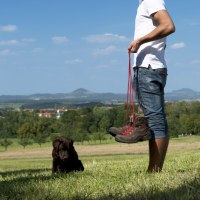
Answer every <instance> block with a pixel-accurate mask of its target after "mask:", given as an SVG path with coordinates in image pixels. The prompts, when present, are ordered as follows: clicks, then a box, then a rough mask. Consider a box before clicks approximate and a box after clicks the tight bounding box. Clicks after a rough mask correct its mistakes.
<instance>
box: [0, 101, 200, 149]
mask: <svg viewBox="0 0 200 200" xmlns="http://www.w3.org/2000/svg"><path fill="white" fill-rule="evenodd" d="M137 109H138V107H137V105H136V106H135V110H137ZM165 109H166V115H167V121H168V125H169V133H170V135H171V137H177V136H178V135H185V134H196V135H200V102H198V101H195V102H173V103H166V105H165ZM125 115H126V106H125V105H121V106H117V107H106V106H102V105H95V106H88V107H83V108H79V109H74V110H69V111H67V112H64V113H63V115H62V116H61V118H60V119H57V118H56V117H51V118H46V117H39V116H38V111H37V110H34V111H33V112H27V111H23V110H21V111H14V110H7V109H4V110H0V145H1V146H4V147H5V150H6V149H7V148H8V146H9V145H11V144H12V140H10V138H17V139H18V142H19V144H20V145H22V146H23V147H24V148H25V147H26V146H27V145H30V144H32V143H34V142H35V143H38V144H39V145H40V146H41V145H42V144H43V143H45V142H46V141H47V140H48V139H49V138H50V139H54V138H55V137H57V136H58V135H65V136H68V137H70V138H72V139H74V140H75V141H77V142H84V141H88V142H90V141H91V140H92V141H99V142H102V141H103V140H105V139H107V138H108V137H109V135H108V134H107V130H108V128H109V127H111V126H115V127H120V126H123V125H124V124H125Z"/></svg>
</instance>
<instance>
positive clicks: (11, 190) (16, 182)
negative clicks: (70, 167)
mask: <svg viewBox="0 0 200 200" xmlns="http://www.w3.org/2000/svg"><path fill="white" fill-rule="evenodd" d="M75 148H76V150H77V152H78V154H79V158H80V159H81V160H82V162H83V164H84V167H85V171H84V172H75V173H74V172H73V173H69V174H62V175H52V173H51V162H52V158H51V150H52V147H51V144H50V143H49V144H46V145H45V146H44V147H42V148H39V147H38V146H30V147H27V148H26V149H22V148H21V147H20V146H17V145H14V147H12V148H11V149H8V151H6V152H4V151H3V149H0V199H1V200H8V199H9V200H12V199H14V200H15V199H16V200H45V199H46V200H47V199H48V200H51V199H52V200H53V199H56V200H65V199H66V200H75V199H76V200H79V199H80V200H83V199H88V200H95V199H96V200H104V199H105V200H110V199H111V200H118V199H119V200H134V199H137V200H140V199H152V200H157V199H158V200H160V199H169V200H174V199H175V200H176V199H177V200H179V199H180V200H182V199H183V200H188V199H194V200H196V199H197V200H198V199H200V137H194V136H193V137H183V138H178V139H172V140H171V141H170V146H169V151H168V154H167V157H166V162H165V166H164V169H163V172H161V173H155V174H148V173H146V168H147V164H148V143H147V142H142V143H138V144H131V145H128V144H119V143H110V144H101V145H97V144H96V145H95V144H93V145H88V144H85V145H75Z"/></svg>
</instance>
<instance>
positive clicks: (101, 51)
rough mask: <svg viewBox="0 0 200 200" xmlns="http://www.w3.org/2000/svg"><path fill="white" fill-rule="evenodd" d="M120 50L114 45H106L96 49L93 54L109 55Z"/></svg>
mask: <svg viewBox="0 0 200 200" xmlns="http://www.w3.org/2000/svg"><path fill="white" fill-rule="evenodd" d="M118 51H120V50H119V49H118V48H117V47H116V46H108V47H106V48H102V49H96V50H95V51H94V52H93V54H94V55H110V54H112V53H115V52H118Z"/></svg>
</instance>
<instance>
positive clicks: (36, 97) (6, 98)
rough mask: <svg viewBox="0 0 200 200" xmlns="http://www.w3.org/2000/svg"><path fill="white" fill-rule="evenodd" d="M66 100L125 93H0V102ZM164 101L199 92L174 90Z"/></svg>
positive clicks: (113, 97) (197, 95)
mask: <svg viewBox="0 0 200 200" xmlns="http://www.w3.org/2000/svg"><path fill="white" fill-rule="evenodd" d="M47 100H48V101H54V100H59V101H61V100H62V101H68V102H71V103H73V102H76V103H79V102H105V101H113V102H117V101H122V102H123V101H125V100H126V94H122V93H121V94H120V93H119V94H117V93H111V92H107V93H97V92H92V91H89V90H87V89H84V88H79V89H77V90H74V91H72V92H69V93H56V94H48V93H46V94H45V93H44V94H32V95H0V102H21V101H47ZM165 100H166V101H183V100H188V101H191V100H200V92H197V91H193V90H191V89H188V88H183V89H180V90H174V91H172V92H168V93H166V94H165Z"/></svg>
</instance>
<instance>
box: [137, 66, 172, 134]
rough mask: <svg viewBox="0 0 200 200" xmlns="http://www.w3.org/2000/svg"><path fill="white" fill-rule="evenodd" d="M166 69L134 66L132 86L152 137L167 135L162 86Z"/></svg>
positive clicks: (164, 81)
mask: <svg viewBox="0 0 200 200" xmlns="http://www.w3.org/2000/svg"><path fill="white" fill-rule="evenodd" d="M166 79H167V69H166V68H159V69H152V68H151V67H149V68H145V67H135V68H134V77H133V87H134V90H135V96H136V98H138V103H139V104H140V106H141V108H142V110H143V112H144V116H145V117H146V118H147V121H148V125H149V128H150V130H151V133H152V137H153V138H164V137H166V136H167V135H168V125H167V120H166V116H165V109H164V87H165V84H166Z"/></svg>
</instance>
